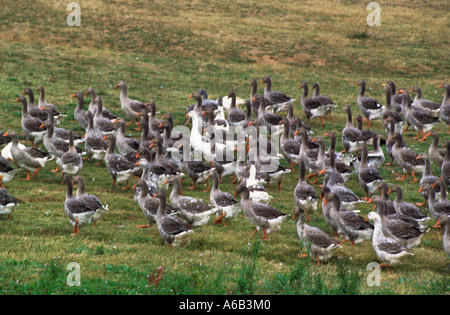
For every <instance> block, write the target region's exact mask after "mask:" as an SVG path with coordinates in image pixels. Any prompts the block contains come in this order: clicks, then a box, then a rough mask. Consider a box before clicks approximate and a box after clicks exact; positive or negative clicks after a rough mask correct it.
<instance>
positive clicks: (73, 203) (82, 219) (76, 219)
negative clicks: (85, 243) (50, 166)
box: [64, 176, 95, 235]
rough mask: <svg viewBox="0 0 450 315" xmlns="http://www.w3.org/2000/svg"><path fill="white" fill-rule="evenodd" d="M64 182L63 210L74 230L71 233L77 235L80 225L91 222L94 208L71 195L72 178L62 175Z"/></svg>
mask: <svg viewBox="0 0 450 315" xmlns="http://www.w3.org/2000/svg"><path fill="white" fill-rule="evenodd" d="M64 182H65V183H66V187H67V192H66V200H65V201H64V211H65V212H66V215H67V217H68V218H69V220H70V223H71V224H72V225H73V231H74V232H73V234H72V235H77V234H78V233H79V232H80V227H83V226H86V225H89V224H91V222H92V218H93V216H94V215H95V210H94V209H92V208H90V207H89V204H88V203H87V202H86V201H84V200H82V199H78V198H77V197H76V196H74V195H73V186H72V180H71V179H70V178H69V177H68V176H65V177H64Z"/></svg>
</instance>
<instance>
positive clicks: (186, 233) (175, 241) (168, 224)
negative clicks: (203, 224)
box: [153, 190, 194, 249]
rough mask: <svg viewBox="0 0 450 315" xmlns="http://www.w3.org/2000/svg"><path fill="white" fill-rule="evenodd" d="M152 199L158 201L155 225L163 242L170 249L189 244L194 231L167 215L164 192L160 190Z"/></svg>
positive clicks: (177, 219)
mask: <svg viewBox="0 0 450 315" xmlns="http://www.w3.org/2000/svg"><path fill="white" fill-rule="evenodd" d="M153 198H158V199H159V206H158V210H157V212H156V225H157V226H158V231H159V234H160V235H161V237H162V238H163V240H164V241H165V242H166V243H167V244H169V247H170V248H171V249H172V248H173V247H179V246H185V245H187V244H189V243H190V241H191V237H192V233H194V231H193V230H192V229H191V228H190V227H189V225H187V224H186V223H184V222H183V221H182V220H180V219H179V218H177V217H174V216H171V215H168V214H167V204H166V192H165V191H164V190H160V191H159V192H158V193H156V194H155V195H153Z"/></svg>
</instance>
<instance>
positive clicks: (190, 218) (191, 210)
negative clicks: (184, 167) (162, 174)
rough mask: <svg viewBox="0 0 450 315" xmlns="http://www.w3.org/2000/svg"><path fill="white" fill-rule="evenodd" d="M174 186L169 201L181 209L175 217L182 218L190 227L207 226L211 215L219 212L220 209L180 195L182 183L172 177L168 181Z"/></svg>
mask: <svg viewBox="0 0 450 315" xmlns="http://www.w3.org/2000/svg"><path fill="white" fill-rule="evenodd" d="M167 183H168V184H169V186H172V191H171V193H170V196H169V199H170V203H171V204H172V206H174V207H175V208H177V209H179V210H178V211H176V212H175V213H174V215H176V216H178V217H179V218H181V219H182V220H183V221H185V222H186V223H188V224H189V225H190V226H201V225H204V224H207V223H208V221H209V218H210V216H211V215H213V214H215V213H216V212H218V211H219V209H218V208H216V207H214V206H211V205H209V204H207V203H204V202H203V201H202V200H200V199H197V198H194V197H191V196H183V195H180V190H181V183H180V180H179V179H178V177H176V176H170V177H169V179H168V180H167Z"/></svg>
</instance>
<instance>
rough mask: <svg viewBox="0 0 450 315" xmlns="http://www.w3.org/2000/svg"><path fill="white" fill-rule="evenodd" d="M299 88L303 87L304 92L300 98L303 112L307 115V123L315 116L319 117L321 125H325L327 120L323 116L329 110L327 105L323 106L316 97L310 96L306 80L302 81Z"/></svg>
mask: <svg viewBox="0 0 450 315" xmlns="http://www.w3.org/2000/svg"><path fill="white" fill-rule="evenodd" d="M299 89H303V94H302V96H301V98H300V100H301V104H302V108H303V112H304V113H305V115H306V119H307V121H306V122H307V123H308V124H309V121H310V120H311V119H313V118H315V117H319V118H320V121H321V122H322V124H321V125H320V126H321V127H323V126H325V122H324V121H323V116H324V115H325V114H326V112H327V107H325V106H323V105H322V103H321V102H320V101H319V100H318V99H317V98H314V97H308V84H307V83H306V82H302V83H301V84H300V86H299Z"/></svg>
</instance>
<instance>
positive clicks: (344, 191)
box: [324, 168, 364, 210]
mask: <svg viewBox="0 0 450 315" xmlns="http://www.w3.org/2000/svg"><path fill="white" fill-rule="evenodd" d="M325 173H326V174H327V175H328V176H329V177H328V178H329V179H328V182H327V183H326V185H324V186H326V187H328V188H329V189H330V192H332V193H334V194H336V195H338V196H339V198H340V202H342V205H343V206H344V207H346V208H348V209H349V210H354V209H356V207H357V206H358V205H359V204H361V203H363V202H364V201H362V200H361V199H359V197H358V196H357V195H356V194H355V193H354V192H353V191H352V190H351V189H349V188H347V187H346V186H344V185H342V184H338V183H337V174H336V172H334V171H332V170H330V169H329V168H325Z"/></svg>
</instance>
